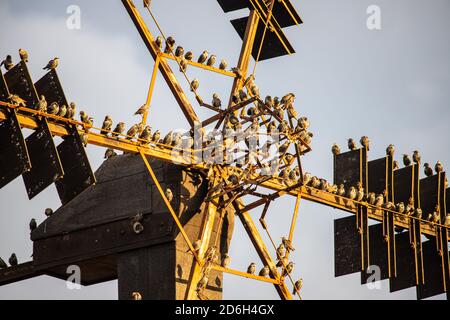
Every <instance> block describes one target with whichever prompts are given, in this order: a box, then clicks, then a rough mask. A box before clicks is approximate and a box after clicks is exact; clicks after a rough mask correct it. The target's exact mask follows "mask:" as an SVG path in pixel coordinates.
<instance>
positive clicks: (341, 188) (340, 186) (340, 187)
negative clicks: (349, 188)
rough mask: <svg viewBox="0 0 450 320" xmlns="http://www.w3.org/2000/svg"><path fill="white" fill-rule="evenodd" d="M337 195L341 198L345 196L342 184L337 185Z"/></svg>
mask: <svg viewBox="0 0 450 320" xmlns="http://www.w3.org/2000/svg"><path fill="white" fill-rule="evenodd" d="M337 195H338V196H341V197H343V196H344V195H345V187H344V185H343V184H340V185H339V188H338V190H337Z"/></svg>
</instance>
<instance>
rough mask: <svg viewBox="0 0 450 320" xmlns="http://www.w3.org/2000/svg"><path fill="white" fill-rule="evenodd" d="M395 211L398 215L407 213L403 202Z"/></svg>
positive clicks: (397, 205)
mask: <svg viewBox="0 0 450 320" xmlns="http://www.w3.org/2000/svg"><path fill="white" fill-rule="evenodd" d="M395 210H397V212H398V213H404V212H405V204H404V203H403V202H399V203H397V204H396V205H395Z"/></svg>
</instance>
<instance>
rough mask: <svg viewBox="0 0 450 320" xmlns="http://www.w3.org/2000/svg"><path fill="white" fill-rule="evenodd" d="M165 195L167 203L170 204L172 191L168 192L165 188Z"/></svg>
mask: <svg viewBox="0 0 450 320" xmlns="http://www.w3.org/2000/svg"><path fill="white" fill-rule="evenodd" d="M165 194H166V198H167V200H169V202H172V200H173V193H172V190H170V189H169V188H167V189H166V193H165Z"/></svg>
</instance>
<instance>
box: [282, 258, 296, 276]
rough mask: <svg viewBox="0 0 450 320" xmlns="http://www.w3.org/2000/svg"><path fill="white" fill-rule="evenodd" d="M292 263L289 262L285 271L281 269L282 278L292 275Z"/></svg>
mask: <svg viewBox="0 0 450 320" xmlns="http://www.w3.org/2000/svg"><path fill="white" fill-rule="evenodd" d="M294 265H295V264H294V262H289V263H288V265H287V266H286V268H285V269H283V272H282V273H281V276H282V277H286V276H287V275H288V274H291V273H292V270H294Z"/></svg>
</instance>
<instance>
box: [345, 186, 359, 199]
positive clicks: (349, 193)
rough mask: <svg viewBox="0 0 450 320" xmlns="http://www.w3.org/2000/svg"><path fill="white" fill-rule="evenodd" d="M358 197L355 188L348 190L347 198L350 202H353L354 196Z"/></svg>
mask: <svg viewBox="0 0 450 320" xmlns="http://www.w3.org/2000/svg"><path fill="white" fill-rule="evenodd" d="M357 195H358V192H357V190H356V188H355V187H353V186H352V187H350V190H348V194H347V198H349V199H350V200H355V199H356V196H357Z"/></svg>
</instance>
